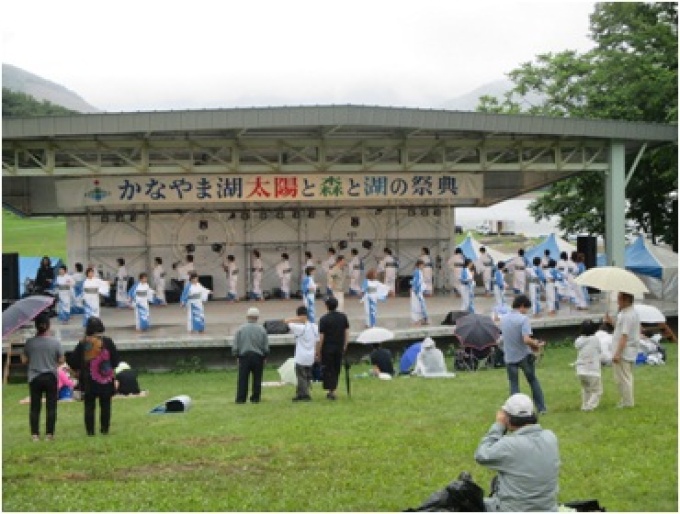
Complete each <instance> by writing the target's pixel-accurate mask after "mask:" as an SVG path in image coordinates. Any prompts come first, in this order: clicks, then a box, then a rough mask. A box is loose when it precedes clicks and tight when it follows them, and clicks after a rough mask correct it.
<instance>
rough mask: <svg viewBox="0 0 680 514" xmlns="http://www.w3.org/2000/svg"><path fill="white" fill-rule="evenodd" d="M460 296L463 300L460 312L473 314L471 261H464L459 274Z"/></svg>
mask: <svg viewBox="0 0 680 514" xmlns="http://www.w3.org/2000/svg"><path fill="white" fill-rule="evenodd" d="M460 286H461V287H460V295H461V298H462V300H463V304H462V306H461V310H463V311H468V312H470V313H474V312H475V265H474V263H473V262H472V260H471V259H465V265H464V267H463V271H461V273H460Z"/></svg>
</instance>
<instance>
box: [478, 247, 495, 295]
mask: <svg viewBox="0 0 680 514" xmlns="http://www.w3.org/2000/svg"><path fill="white" fill-rule="evenodd" d="M493 268H494V263H493V257H491V255H489V253H488V252H487V251H486V248H485V247H483V246H482V247H480V249H479V260H478V261H477V270H478V271H479V272H480V273H481V274H482V282H484V294H485V295H486V296H491V274H492V272H493Z"/></svg>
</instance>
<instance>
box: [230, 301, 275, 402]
mask: <svg viewBox="0 0 680 514" xmlns="http://www.w3.org/2000/svg"><path fill="white" fill-rule="evenodd" d="M259 317H260V311H259V309H258V308H257V307H251V308H250V309H248V312H247V313H246V319H247V323H245V324H243V325H241V326H240V327H239V329H238V330H237V331H236V334H235V335H234V343H233V345H232V347H231V353H232V355H233V356H234V357H236V362H237V364H238V382H237V387H236V403H246V397H247V396H248V379H249V378H250V376H251V375H252V377H253V378H252V383H253V392H252V394H251V396H250V401H251V403H259V402H260V395H261V392H262V374H263V372H264V363H265V360H266V358H267V355H269V336H267V331H266V330H265V329H264V327H263V326H262V325H260V324H258V322H257V320H258V319H259Z"/></svg>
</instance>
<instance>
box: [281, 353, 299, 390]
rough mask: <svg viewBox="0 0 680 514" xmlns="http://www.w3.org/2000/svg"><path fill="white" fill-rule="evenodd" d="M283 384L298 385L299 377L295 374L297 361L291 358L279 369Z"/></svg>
mask: <svg viewBox="0 0 680 514" xmlns="http://www.w3.org/2000/svg"><path fill="white" fill-rule="evenodd" d="M278 372H279V376H280V377H281V382H285V383H287V384H293V385H297V375H296V374H295V359H293V357H291V358H290V359H288V360H287V361H286V362H284V363H283V364H281V366H280V367H279V369H278Z"/></svg>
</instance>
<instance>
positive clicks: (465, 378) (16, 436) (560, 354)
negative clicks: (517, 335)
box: [2, 344, 678, 512]
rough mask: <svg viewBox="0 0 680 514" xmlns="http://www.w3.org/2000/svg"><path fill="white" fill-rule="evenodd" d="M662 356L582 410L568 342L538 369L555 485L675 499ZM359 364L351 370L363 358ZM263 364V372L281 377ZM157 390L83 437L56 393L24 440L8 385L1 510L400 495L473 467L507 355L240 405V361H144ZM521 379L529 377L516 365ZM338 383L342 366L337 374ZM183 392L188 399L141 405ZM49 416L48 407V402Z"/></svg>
mask: <svg viewBox="0 0 680 514" xmlns="http://www.w3.org/2000/svg"><path fill="white" fill-rule="evenodd" d="M667 349H668V354H669V362H668V364H667V365H666V366H662V367H651V366H641V367H638V368H637V369H636V371H635V392H636V402H637V405H636V407H635V408H633V409H628V410H618V409H616V408H614V405H615V404H616V401H617V394H616V391H615V388H614V385H613V380H612V376H611V369H609V368H606V369H605V370H604V373H603V375H604V376H603V381H604V385H605V394H604V397H603V400H602V403H601V406H600V408H599V409H598V410H596V411H595V412H592V413H583V412H581V411H580V410H579V406H580V398H579V385H578V381H577V379H576V377H575V375H574V370H573V368H572V367H570V366H569V364H570V363H571V362H572V361H573V360H574V358H575V352H574V350H573V349H572V348H571V347H569V346H566V345H565V346H557V347H552V348H550V349H549V350H548V352H547V354H546V357H545V358H544V360H543V362H542V363H541V364H540V366H539V369H538V374H539V378H540V380H541V382H542V385H543V389H544V391H545V395H546V400H547V404H548V408H549V413H548V414H547V415H546V416H544V417H542V418H541V423H542V424H543V425H544V426H545V427H546V428H549V429H551V430H553V431H554V432H555V433H556V434H557V436H558V438H559V442H560V451H561V459H562V468H561V476H560V489H561V491H560V495H559V499H560V501H563V502H564V501H570V500H577V499H586V498H597V499H598V500H599V501H600V503H601V504H602V505H604V506H605V507H606V508H607V509H608V510H610V511H668V512H671V511H672V512H676V511H677V509H678V480H677V478H678V477H677V470H678V447H677V428H678V427H677V420H678V398H677V391H678V383H677V378H678V376H677V347H676V346H675V345H670V344H669V345H667ZM366 369H367V368H366V366H365V365H359V366H355V367H353V368H352V371H351V374H352V376H354V375H356V374H359V373H361V372H363V371H365V370H366ZM277 379H278V377H277V374H276V372H275V370H273V369H268V371H267V373H266V377H265V380H277ZM140 383H141V386H142V387H143V388H145V389H148V390H149V391H150V396H148V397H146V398H137V399H117V400H114V410H113V422H112V429H111V434H110V435H109V436H107V437H105V436H99V435H97V436H95V437H92V438H88V437H86V436H85V430H84V427H83V421H82V411H83V406H82V404H81V403H65V404H64V403H62V404H60V406H59V414H58V423H57V440H56V441H54V442H52V443H48V442H44V441H41V442H39V443H33V442H31V441H30V436H29V428H28V406H27V405H20V404H19V403H18V401H19V399H21V398H22V397H25V396H27V394H28V387H27V386H26V385H25V384H13V385H8V386H6V387H4V388H3V428H2V430H3V457H2V458H3V504H2V508H3V510H5V511H120V510H124V511H400V510H403V509H405V508H408V507H416V506H418V505H419V504H420V503H421V502H422V501H423V500H425V499H426V498H427V497H428V496H429V495H430V494H431V493H432V492H434V491H435V490H438V489H440V488H442V487H443V486H444V485H446V484H447V483H448V482H450V481H451V480H453V479H454V478H455V477H456V476H457V475H458V473H459V472H460V471H461V470H469V471H470V472H471V473H472V475H473V477H474V478H475V479H476V481H477V482H478V483H479V484H480V485H482V486H483V488H484V489H485V490H486V491H488V483H489V480H490V479H491V477H492V474H491V472H490V471H487V470H486V469H484V468H482V467H480V466H478V465H477V464H476V463H475V462H474V460H473V454H474V450H475V448H476V446H477V444H478V443H479V440H480V438H481V437H482V436H483V434H484V433H485V432H486V430H487V429H488V427H489V426H490V424H491V423H492V422H493V420H494V415H495V411H496V410H497V408H498V407H499V406H500V405H501V404H502V402H503V401H504V400H505V398H506V396H507V378H506V375H505V370H503V369H495V370H485V371H479V372H477V373H470V372H462V373H458V374H457V376H456V378H454V379H448V380H447V379H419V378H409V377H397V378H395V379H394V380H392V381H389V382H386V381H380V380H377V379H359V378H354V379H353V380H352V397H351V398H349V399H348V398H347V397H346V395H345V394H344V389H343V394H342V395H341V396H340V398H339V400H338V401H337V402H329V401H327V400H326V399H325V398H324V397H323V394H322V391H321V389H320V388H319V386H317V385H315V387H314V389H313V391H312V395H313V397H314V400H313V401H312V402H310V403H307V404H293V403H292V402H291V401H290V400H291V398H292V396H293V388H292V386H286V387H271V388H265V389H264V393H263V402H262V403H261V404H259V405H252V404H247V405H236V404H234V401H233V400H234V394H235V385H236V374H235V372H204V373H184V374H164V375H158V374H144V375H142V376H141V377H140ZM521 384H522V389H523V390H524V391H526V390H527V385H526V383H525V382H523V381H522V383H521ZM343 387H344V377H343ZM178 394H188V395H189V396H191V398H192V400H193V405H192V408H191V410H190V411H189V412H188V413H186V414H172V415H165V416H154V415H149V414H147V413H148V411H149V410H150V409H151V408H152V407H154V406H155V405H157V404H158V403H160V402H162V401H164V400H166V399H168V398H170V397H172V396H175V395H178ZM43 417H44V413H43Z"/></svg>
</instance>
